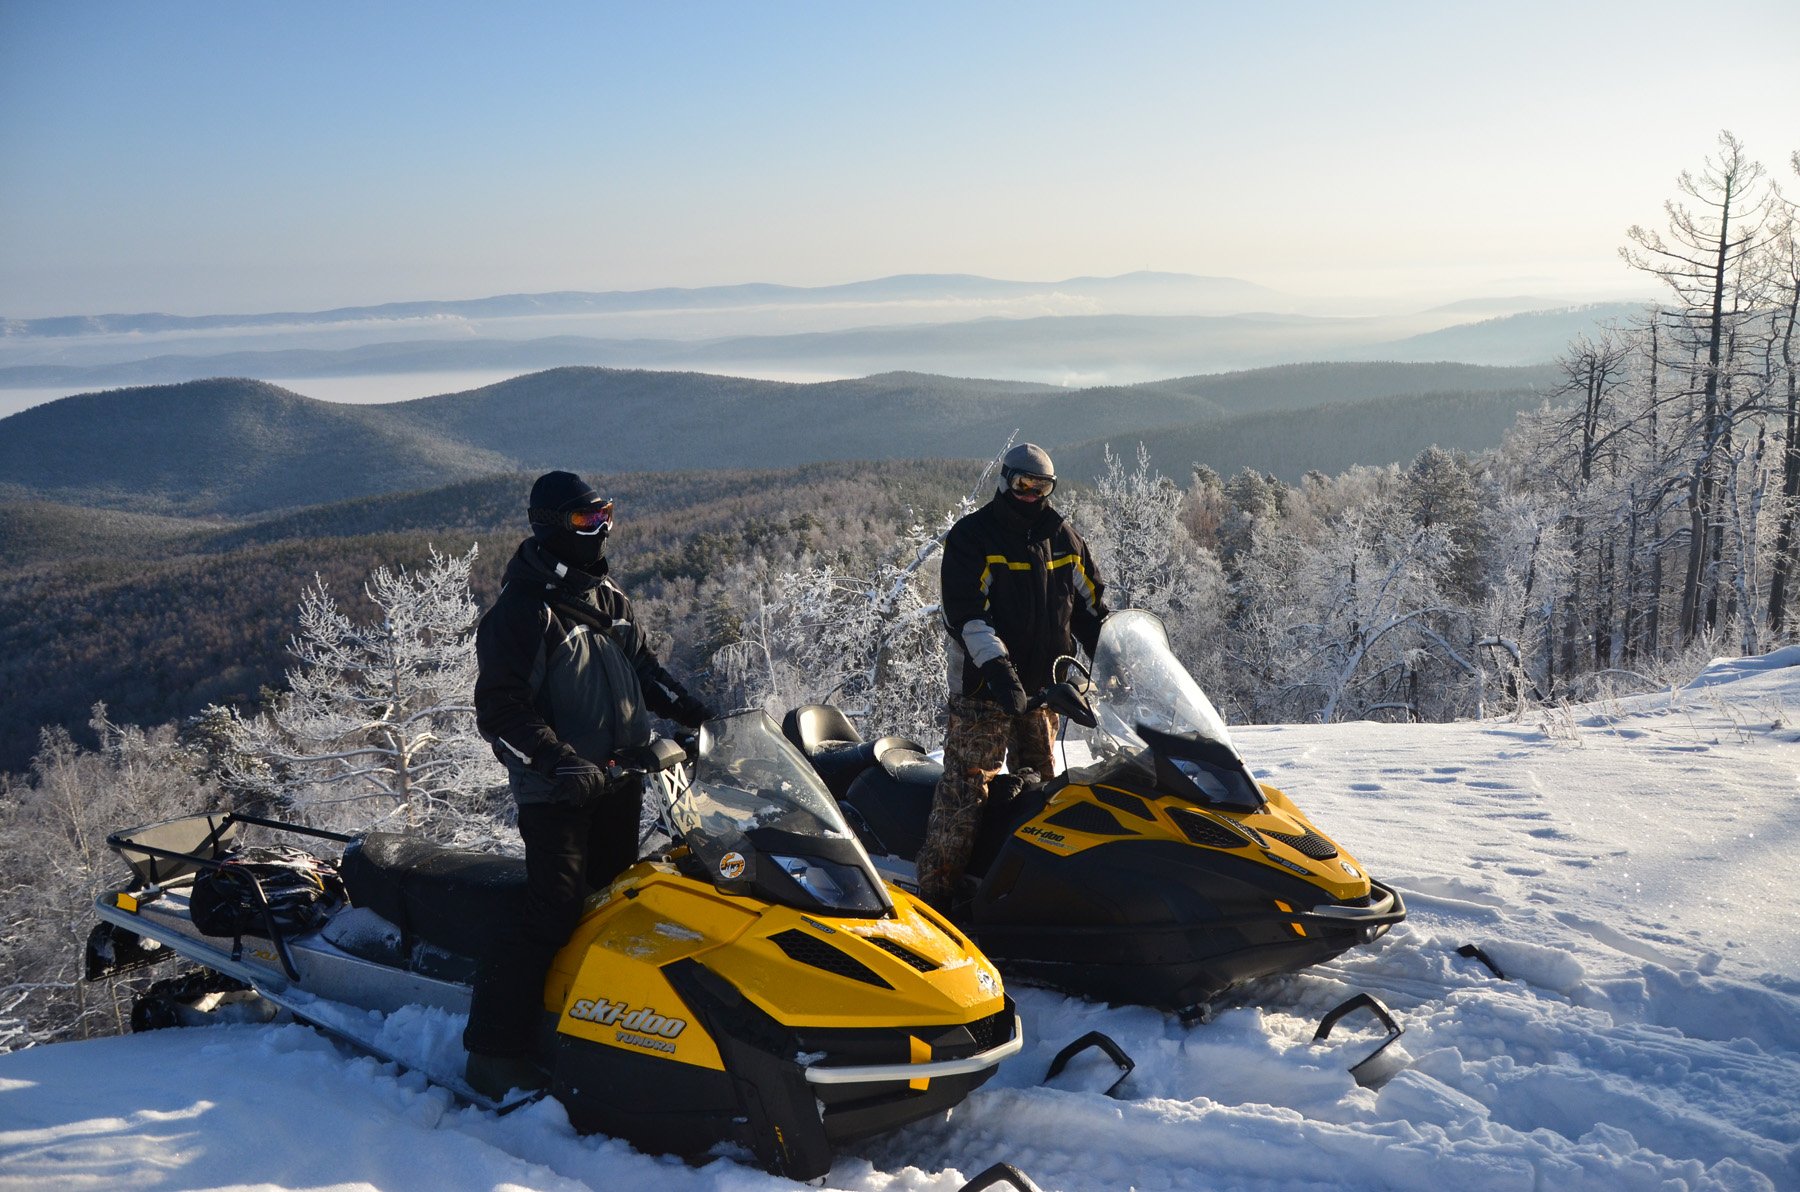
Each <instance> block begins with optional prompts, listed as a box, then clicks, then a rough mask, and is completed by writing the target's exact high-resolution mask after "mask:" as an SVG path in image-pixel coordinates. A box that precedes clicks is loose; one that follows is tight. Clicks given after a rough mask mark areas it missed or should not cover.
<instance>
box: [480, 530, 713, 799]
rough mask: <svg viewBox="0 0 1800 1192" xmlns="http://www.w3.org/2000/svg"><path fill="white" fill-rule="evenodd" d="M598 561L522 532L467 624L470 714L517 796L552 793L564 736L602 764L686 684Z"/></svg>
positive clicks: (636, 737)
mask: <svg viewBox="0 0 1800 1192" xmlns="http://www.w3.org/2000/svg"><path fill="white" fill-rule="evenodd" d="M606 570H607V567H606V560H605V559H601V560H600V562H599V563H598V564H596V565H595V566H594V567H592V568H589V569H587V570H577V569H575V568H572V567H568V566H566V565H565V564H563V563H561V562H560V561H558V560H557V559H556V557H555V556H553V555H551V554H550V553H549V552H548V551H546V550H544V548H543V547H542V546H540V545H539V544H538V543H537V541H536V540H535V539H530V538H527V539H526V540H525V541H524V542H523V543H521V544H520V545H519V549H518V552H517V553H516V554H514V555H513V558H512V561H511V562H510V563H508V564H507V566H506V574H505V577H504V583H503V586H502V587H501V589H500V596H499V599H497V600H495V601H494V607H492V608H490V609H489V610H488V611H487V613H486V614H485V615H484V616H483V617H482V618H481V624H480V625H479V626H478V627H477V628H476V630H475V658H476V664H477V666H478V668H479V669H478V671H477V674H476V678H475V725H476V728H477V729H479V730H480V732H481V735H482V737H483V738H484V739H485V740H486V741H487V742H488V744H489V745H491V746H492V747H493V750H494V756H495V757H497V758H499V759H500V761H501V762H502V763H503V764H504V765H505V766H506V770H507V776H508V778H509V779H510V782H511V786H512V793H513V797H514V798H515V799H517V800H518V801H519V802H520V803H544V802H549V801H551V799H552V797H553V794H552V792H553V791H554V789H555V787H556V779H555V777H554V773H555V770H556V765H557V762H558V761H559V760H560V759H561V758H562V756H563V751H564V750H563V747H564V746H568V747H569V748H572V749H573V750H574V751H575V752H576V753H578V754H580V755H581V756H582V757H584V758H586V759H587V760H589V761H591V762H593V763H595V764H596V765H599V766H602V767H604V766H605V765H606V763H607V761H608V760H609V759H610V758H611V757H612V756H613V754H614V753H615V752H616V751H617V750H619V749H621V748H623V747H626V746H631V745H642V744H644V743H645V742H647V741H649V739H650V719H649V715H648V713H649V712H654V713H656V714H658V715H664V716H666V715H668V714H669V713H670V712H672V711H673V710H674V705H675V701H676V700H677V699H679V698H680V697H681V696H683V695H685V694H686V692H685V691H684V690H683V688H682V686H681V685H680V684H679V683H677V682H675V680H674V679H673V678H671V677H670V676H669V673H668V672H667V671H665V670H664V669H663V668H662V665H661V664H660V663H658V662H657V660H656V655H655V654H653V653H652V652H651V650H650V647H649V646H648V645H647V644H646V643H645V641H644V637H643V633H642V631H640V630H639V629H638V626H637V624H636V622H634V621H633V620H632V617H631V601H630V600H629V599H627V598H626V596H625V593H624V592H622V591H620V590H619V588H618V587H617V585H615V584H614V583H613V582H612V581H611V580H610V579H607V578H606Z"/></svg>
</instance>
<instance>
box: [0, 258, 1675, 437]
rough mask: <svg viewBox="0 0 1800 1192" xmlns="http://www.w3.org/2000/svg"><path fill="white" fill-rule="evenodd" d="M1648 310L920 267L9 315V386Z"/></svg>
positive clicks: (790, 360) (1364, 350)
mask: <svg viewBox="0 0 1800 1192" xmlns="http://www.w3.org/2000/svg"><path fill="white" fill-rule="evenodd" d="M1640 311H1641V307H1640V306H1639V305H1637V304H1631V303H1610V304H1602V305H1579V306H1571V305H1569V304H1567V303H1566V302H1562V303H1559V302H1557V301H1556V300H1554V299H1546V298H1541V297H1538V298H1534V297H1530V296H1522V295H1521V296H1513V297H1489V298H1480V299H1469V300H1465V301H1461V302H1453V303H1449V304H1446V305H1440V306H1434V307H1430V308H1428V309H1408V310H1395V309H1392V308H1391V306H1377V305H1374V304H1356V303H1349V304H1346V303H1345V302H1344V301H1342V300H1339V301H1337V302H1332V303H1328V302H1322V301H1319V300H1314V299H1308V298H1305V297H1300V296H1295V295H1291V294H1283V293H1280V292H1278V291H1275V290H1271V289H1268V288H1266V287H1263V286H1258V285H1255V284H1253V283H1251V282H1247V281H1243V280H1240V279H1237V278H1227V277H1199V276H1192V275H1188V274H1172V273H1151V272H1141V273H1130V274H1125V275H1122V276H1119V277H1076V278H1068V279H1064V280H1062V281H1054V282H1020V281H1006V280H997V279H993V278H984V277H974V276H969V275H961V274H921V275H903V276H897V277H889V278H881V279H877V280H873V281H861V282H854V283H850V284H846V285H835V286H816V287H801V286H780V285H766V284H750V285H739V286H715V287H704V288H695V289H672V288H665V289H654V290H635V291H614V292H598V293H588V292H566V293H549V294H513V295H502V296H497V297H491V298H478V299H470V300H458V301H442V302H399V303H385V304H381V305H373V306H358V307H344V308H339V309H335V310H326V311H306V312H294V311H289V312H278V313H269V314H207V315H168V314H102V315H73V316H67V317H58V318H44V319H0V389H5V388H11V389H27V388H28V389H32V390H49V391H51V392H56V391H61V392H63V393H76V392H80V391H82V390H84V389H94V388H101V387H110V386H119V385H146V384H169V383H176V382H181V381H190V380H201V379H204V378H208V377H220V376H245V377H254V378H259V379H262V380H279V381H281V382H282V383H286V384H291V383H292V382H294V381H297V380H303V379H305V378H312V377H320V378H324V377H334V378H343V377H359V376H384V377H394V376H404V375H413V374H425V373H430V374H445V373H455V372H466V373H481V374H483V377H482V379H483V380H486V379H491V378H492V377H493V375H494V374H496V373H527V372H535V371H541V370H544V369H549V368H559V367H565V366H571V365H590V366H595V367H606V368H643V369H673V370H686V371H700V372H714V373H722V374H728V375H750V376H774V377H858V376H868V375H872V374H877V373H886V372H895V371H908V372H927V373H935V374H939V375H955V376H968V377H994V378H1004V379H1008V380H1016V381H1036V382H1040V383H1046V384H1056V385H1063V386H1082V385H1097V384H1134V383H1138V382H1142V381H1151V380H1159V379H1162V378H1165V377H1172V376H1189V375H1193V374H1196V373H1218V372H1228V371H1232V370H1240V369H1248V368H1258V367H1264V366H1269V365H1275V364H1286V363H1300V362H1305V361H1316V360H1402V361H1433V360H1456V361H1461V362H1464V363H1473V364H1497V365H1511V364H1536V363H1542V362H1546V361H1549V360H1552V359H1554V358H1555V357H1556V356H1557V355H1559V354H1560V353H1561V352H1562V351H1563V350H1564V349H1565V348H1566V346H1567V345H1568V343H1569V342H1570V340H1572V339H1573V338H1574V337H1576V336H1577V335H1580V334H1583V333H1592V332H1593V331H1594V330H1595V329H1596V327H1598V326H1600V325H1602V324H1605V323H1608V322H1622V321H1628V320H1630V319H1631V318H1633V317H1634V316H1636V315H1637V314H1639V313H1640ZM4 401H5V399H4V396H3V395H0V409H4V408H5V406H4ZM21 404H22V403H21Z"/></svg>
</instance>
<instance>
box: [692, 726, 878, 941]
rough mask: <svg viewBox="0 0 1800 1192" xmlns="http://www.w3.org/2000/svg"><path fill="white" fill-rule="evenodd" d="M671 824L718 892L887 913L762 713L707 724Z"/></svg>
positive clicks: (823, 795)
mask: <svg viewBox="0 0 1800 1192" xmlns="http://www.w3.org/2000/svg"><path fill="white" fill-rule="evenodd" d="M668 815H669V823H670V826H671V827H672V828H673V829H674V831H675V833H676V834H677V835H678V836H679V837H680V839H681V840H682V842H683V843H684V844H686V845H687V846H688V849H689V851H690V852H691V853H692V854H693V855H694V857H695V858H696V859H697V860H698V861H699V863H700V865H701V866H702V867H703V868H704V869H705V871H706V872H707V873H708V874H709V875H710V876H711V877H712V880H714V881H715V882H716V883H717V884H718V885H719V886H720V887H721V888H724V889H728V890H736V889H742V890H745V891H750V890H752V889H754V890H755V891H756V892H757V893H759V894H761V895H762V896H764V897H770V898H774V899H776V900H778V901H782V902H788V903H794V904H799V905H816V906H818V907H820V908H822V909H829V910H839V911H846V912H852V913H863V914H870V913H881V912H882V911H885V910H886V909H888V908H889V906H890V903H889V902H888V899H887V895H886V892H885V891H884V890H883V889H882V887H881V883H880V880H879V879H878V878H877V877H876V875H875V869H874V866H873V865H872V864H871V863H870V862H869V858H868V854H867V853H866V852H864V851H863V847H862V845H861V843H859V842H858V841H857V839H856V836H855V834H854V833H852V832H851V831H850V828H849V826H848V825H847V824H845V822H844V817H843V813H842V812H841V811H839V810H838V805H837V800H835V799H833V798H832V797H831V792H830V791H828V790H827V789H826V787H825V784H824V783H823V782H822V781H821V780H820V779H819V776H818V773H817V772H816V771H815V770H814V769H813V768H812V767H811V766H810V765H808V764H807V762H806V759H805V758H804V757H802V756H801V754H800V752H799V751H798V750H796V749H795V748H794V747H793V745H791V744H790V743H789V742H788V740H787V738H786V737H784V736H782V735H781V730H780V729H779V728H777V727H776V725H775V722H774V721H773V720H771V719H769V717H768V715H767V714H766V713H763V712H742V713H739V714H738V715H736V716H728V717H725V718H723V719H719V720H712V721H708V722H707V724H706V726H705V727H704V728H703V729H701V732H700V756H699V760H698V761H697V762H695V764H694V776H693V781H692V783H691V784H689V786H688V788H687V789H686V790H685V791H682V792H680V793H679V794H678V795H676V796H675V797H674V798H673V799H671V801H670V804H669V809H668ZM796 891H797V892H796Z"/></svg>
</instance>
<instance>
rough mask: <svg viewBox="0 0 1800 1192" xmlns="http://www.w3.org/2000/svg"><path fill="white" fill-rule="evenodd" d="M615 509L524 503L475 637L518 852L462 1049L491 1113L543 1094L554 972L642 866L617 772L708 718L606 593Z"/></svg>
mask: <svg viewBox="0 0 1800 1192" xmlns="http://www.w3.org/2000/svg"><path fill="white" fill-rule="evenodd" d="M612 511H613V506H612V502H611V501H608V500H604V499H602V498H601V497H600V495H599V494H598V493H596V492H595V491H594V490H593V488H592V487H590V486H589V485H588V484H587V483H586V482H585V481H583V480H582V479H581V477H579V476H577V475H575V474H574V473H573V472H550V473H547V474H545V475H543V476H541V477H539V478H538V481H537V483H536V484H534V485H532V488H531V505H530V519H531V534H532V536H531V537H530V538H527V539H526V540H525V541H524V542H522V543H520V545H519V549H518V552H517V553H516V554H514V555H513V558H512V562H510V563H508V564H507V567H506V574H505V582H504V584H503V586H502V587H501V589H500V596H499V598H498V599H497V600H495V602H494V606H493V607H492V608H491V609H489V610H488V611H487V613H486V614H485V615H484V616H483V617H482V618H481V624H480V626H479V627H478V628H477V629H476V631H475V655H476V661H477V664H478V668H479V669H478V671H477V675H476V679H475V723H476V727H477V728H478V729H479V730H480V732H481V735H482V736H483V737H484V738H485V739H486V740H487V741H488V743H489V744H490V745H492V746H493V748H494V755H495V756H496V757H498V758H499V759H500V761H501V762H502V763H503V764H504V765H505V766H506V771H507V778H508V781H509V784H510V786H511V787H512V794H513V798H514V799H515V800H516V801H517V803H518V809H519V836H520V837H521V838H522V839H523V840H524V842H525V868H526V892H525V900H524V907H523V918H522V921H520V922H518V923H517V924H514V925H512V929H511V930H508V931H505V932H503V933H502V935H501V936H500V938H498V939H496V940H495V941H494V946H493V947H492V948H491V949H490V951H489V953H488V955H486V956H485V957H483V959H482V963H481V967H480V970H479V972H478V973H477V974H476V979H475V991H474V998H473V1001H472V1004H471V1005H470V1007H469V1026H468V1029H467V1031H465V1032H464V1034H463V1043H464V1045H465V1046H467V1047H468V1049H469V1062H468V1068H467V1078H468V1081H469V1084H470V1086H471V1087H473V1088H474V1089H475V1090H476V1091H477V1092H481V1093H485V1094H487V1095H489V1096H493V1097H498V1096H500V1095H501V1094H503V1093H505V1092H506V1091H507V1090H508V1089H512V1088H540V1087H542V1086H543V1083H544V1074H543V1072H542V1071H541V1070H540V1069H539V1068H538V1067H537V1066H536V1065H535V1064H534V1063H532V1062H531V1060H530V1058H529V1057H530V1052H531V1049H532V1041H533V1037H534V1035H535V1033H536V1030H537V1025H538V1020H539V1017H540V1016H541V1014H542V1013H543V996H544V994H543V989H544V979H545V976H546V975H547V973H548V972H549V968H550V961H551V960H552V959H553V958H554V957H555V955H556V953H557V951H558V950H559V949H560V948H561V947H562V946H563V944H564V943H566V942H567V941H568V938H569V936H570V934H571V933H572V932H573V931H574V930H575V925H576V923H577V922H578V921H579V920H580V917H581V908H582V904H583V902H584V901H585V900H586V898H587V895H588V892H589V891H590V890H598V889H603V888H604V887H605V886H606V885H607V884H608V883H610V882H611V881H612V880H613V879H614V878H615V877H617V876H618V875H619V874H620V872H622V871H623V870H624V869H625V868H626V867H628V866H629V865H631V863H632V862H634V861H636V860H637V848H638V827H639V820H640V818H641V815H642V806H643V784H642V780H641V779H640V778H638V777H637V776H636V775H621V774H620V773H618V769H617V767H616V766H613V765H611V762H612V759H613V757H614V755H615V754H616V753H617V752H618V751H619V750H621V749H626V748H630V747H632V746H636V745H643V744H646V743H648V742H649V740H650V735H651V734H650V713H655V714H657V715H659V716H663V717H667V718H668V719H670V720H674V721H676V722H678V723H680V724H683V725H686V726H688V727H690V728H698V727H699V726H700V724H701V722H702V721H704V720H707V719H709V718H710V717H711V715H712V713H711V712H710V711H709V710H708V709H707V707H706V706H705V705H704V704H702V703H701V702H700V701H699V700H697V699H695V698H694V697H693V696H691V695H689V694H688V693H687V691H686V690H685V689H683V688H682V686H681V684H679V683H677V682H676V681H675V680H674V679H673V678H671V677H670V675H669V673H668V672H667V671H665V670H664V669H663V668H662V666H661V664H660V663H658V662H657V660H656V655H655V654H653V653H652V652H651V651H650V647H649V646H648V645H647V644H646V643H645V641H644V637H643V633H642V631H641V630H640V629H639V628H638V626H637V624H636V622H635V621H633V620H632V616H631V601H630V600H628V599H626V596H625V593H624V592H622V591H620V590H619V588H618V586H617V585H616V584H614V583H613V582H612V580H610V579H608V578H607V561H606V556H605V553H604V552H605V549H606V538H607V534H608V533H609V532H610V531H611V529H612Z"/></svg>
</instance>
